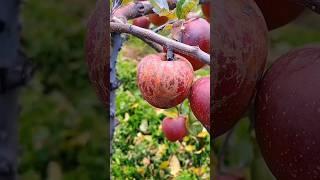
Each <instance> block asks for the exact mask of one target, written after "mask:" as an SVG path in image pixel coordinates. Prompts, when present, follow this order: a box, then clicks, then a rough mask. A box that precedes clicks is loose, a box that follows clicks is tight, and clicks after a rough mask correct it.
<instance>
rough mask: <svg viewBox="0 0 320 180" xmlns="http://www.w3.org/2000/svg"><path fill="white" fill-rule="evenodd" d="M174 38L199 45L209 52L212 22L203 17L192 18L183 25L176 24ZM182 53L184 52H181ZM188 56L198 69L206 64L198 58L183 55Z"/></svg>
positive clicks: (192, 44)
mask: <svg viewBox="0 0 320 180" xmlns="http://www.w3.org/2000/svg"><path fill="white" fill-rule="evenodd" d="M172 34H173V36H174V38H175V39H176V40H178V41H181V42H182V43H185V44H187V45H191V46H199V48H200V49H201V50H203V51H205V52H207V53H209V50H210V24H209V23H208V21H206V20H205V19H203V18H195V19H190V20H189V21H186V23H184V25H183V27H181V26H174V28H173V29H172ZM181 55H182V54H181ZM182 56H183V57H185V58H187V59H188V60H189V61H190V63H191V64H192V67H193V69H194V70H195V71H196V70H198V69H200V68H202V67H203V66H204V65H205V64H204V63H202V62H201V61H199V60H198V59H196V58H193V57H190V56H187V55H182Z"/></svg>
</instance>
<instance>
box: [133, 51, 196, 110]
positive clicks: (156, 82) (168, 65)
mask: <svg viewBox="0 0 320 180" xmlns="http://www.w3.org/2000/svg"><path fill="white" fill-rule="evenodd" d="M193 78H194V77H193V69H192V66H191V64H190V63H189V61H188V60H187V59H185V58H184V57H182V56H180V55H178V54H175V60H174V61H167V58H166V54H165V53H159V54H150V55H147V56H146V57H144V58H142V60H141V61H140V62H139V65H138V71H137V84H138V87H139V89H140V91H141V94H142V96H143V98H144V99H145V100H146V101H147V102H148V103H149V104H151V105H152V106H154V107H157V108H162V109H168V108H172V107H175V106H176V105H178V104H180V103H182V102H183V101H184V100H185V99H186V98H187V97H188V95H189V92H190V88H191V85H192V82H193Z"/></svg>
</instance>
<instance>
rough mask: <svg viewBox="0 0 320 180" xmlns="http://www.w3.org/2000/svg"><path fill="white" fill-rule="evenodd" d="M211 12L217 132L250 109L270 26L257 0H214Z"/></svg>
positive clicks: (229, 125) (215, 133)
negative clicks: (212, 18)
mask: <svg viewBox="0 0 320 180" xmlns="http://www.w3.org/2000/svg"><path fill="white" fill-rule="evenodd" d="M211 3H213V6H214V7H215V11H212V12H211V16H212V17H215V19H214V21H213V22H212V25H213V30H212V33H211V34H212V36H211V38H212V39H213V41H214V46H213V49H212V51H211V52H210V54H211V56H212V59H213V62H212V63H213V65H212V68H213V69H212V72H211V73H212V76H213V78H214V80H213V83H214V84H213V86H212V87H213V97H212V101H213V114H214V116H213V117H214V119H213V122H214V125H213V126H212V127H213V132H214V136H215V137H217V136H220V135H221V134H223V133H225V132H226V131H228V130H229V129H231V128H232V127H233V126H234V125H235V124H236V123H237V122H238V121H239V120H240V119H241V117H242V116H243V115H244V113H245V112H246V111H247V109H248V106H249V105H250V103H251V100H252V97H254V95H255V92H256V84H257V81H258V80H259V79H260V77H261V75H262V73H263V71H264V67H265V63H266V59H267V54H268V38H267V35H268V29H267V26H266V23H265V21H264V18H263V15H262V13H261V11H260V10H259V8H258V7H257V5H256V4H255V2H254V1H253V0H214V1H211Z"/></svg>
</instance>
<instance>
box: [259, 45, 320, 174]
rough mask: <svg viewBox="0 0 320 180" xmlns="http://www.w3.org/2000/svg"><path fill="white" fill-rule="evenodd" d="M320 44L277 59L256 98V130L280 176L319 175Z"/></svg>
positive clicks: (263, 153)
mask: <svg viewBox="0 0 320 180" xmlns="http://www.w3.org/2000/svg"><path fill="white" fill-rule="evenodd" d="M319 69H320V46H308V47H304V48H299V49H295V50H292V51H290V52H288V53H287V54H284V55H283V56H281V57H280V58H278V59H277V60H276V61H275V63H274V64H273V65H272V66H271V68H270V69H268V71H267V72H266V74H265V76H264V78H263V80H262V81H261V84H260V86H259V91H258V94H257V100H256V121H255V132H256V137H257V142H258V144H259V146H260V149H261V152H262V155H263V157H264V159H265V161H266V164H267V165H268V167H269V169H270V170H271V172H272V173H273V175H274V176H275V177H276V178H277V179H279V180H298V179H299V180H301V179H306V178H307V179H308V180H319V177H320V156H319V153H320V122H319V121H320V71H319Z"/></svg>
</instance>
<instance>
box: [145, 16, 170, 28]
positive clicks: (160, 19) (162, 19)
mask: <svg viewBox="0 0 320 180" xmlns="http://www.w3.org/2000/svg"><path fill="white" fill-rule="evenodd" d="M148 16H149V20H150V22H151V23H152V24H154V25H156V26H161V25H163V24H164V23H166V22H167V21H168V18H167V17H166V16H159V15H158V14H156V13H153V14H149V15H148Z"/></svg>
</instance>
